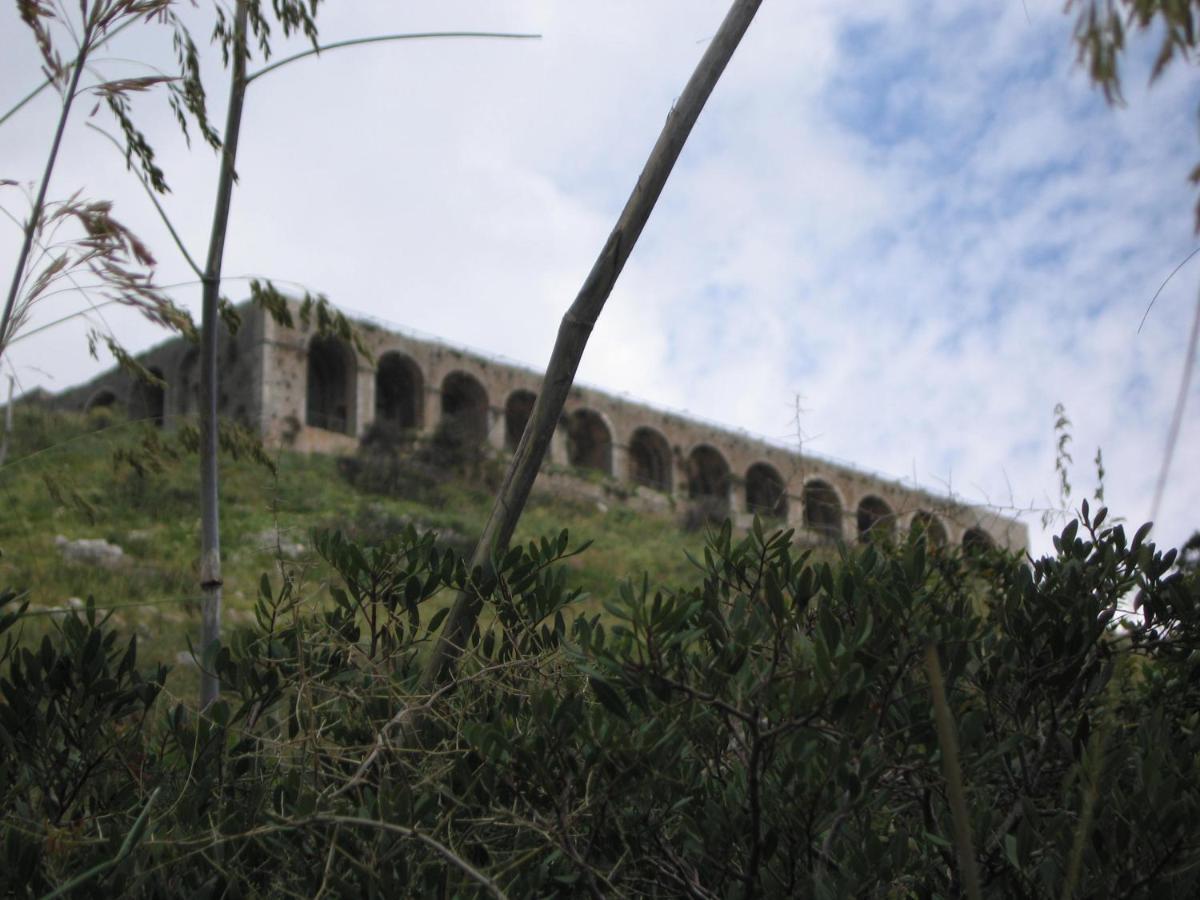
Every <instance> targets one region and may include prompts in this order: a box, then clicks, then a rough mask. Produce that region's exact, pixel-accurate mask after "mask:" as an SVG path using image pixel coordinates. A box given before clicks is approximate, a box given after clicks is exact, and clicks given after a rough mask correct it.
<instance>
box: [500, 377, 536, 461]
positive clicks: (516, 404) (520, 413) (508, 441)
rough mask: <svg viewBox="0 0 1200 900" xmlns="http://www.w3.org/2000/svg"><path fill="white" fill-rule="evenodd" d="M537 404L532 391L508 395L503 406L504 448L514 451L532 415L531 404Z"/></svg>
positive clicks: (515, 392) (514, 392)
mask: <svg viewBox="0 0 1200 900" xmlns="http://www.w3.org/2000/svg"><path fill="white" fill-rule="evenodd" d="M536 402H537V394H535V393H534V392H533V391H513V392H512V393H511V394H509V395H508V401H507V402H506V403H505V404H504V446H505V447H507V448H508V449H509V450H516V449H517V444H519V443H521V435H523V434H524V433H525V426H526V425H528V424H529V417H530V416H532V415H533V404H534V403H536Z"/></svg>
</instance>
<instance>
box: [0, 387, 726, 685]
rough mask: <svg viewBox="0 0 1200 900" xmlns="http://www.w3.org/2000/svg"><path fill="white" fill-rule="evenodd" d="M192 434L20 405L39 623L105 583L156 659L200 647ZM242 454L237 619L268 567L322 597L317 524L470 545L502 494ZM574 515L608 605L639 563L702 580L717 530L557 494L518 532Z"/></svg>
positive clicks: (14, 576)
mask: <svg viewBox="0 0 1200 900" xmlns="http://www.w3.org/2000/svg"><path fill="white" fill-rule="evenodd" d="M187 443H188V442H187V440H186V428H185V429H183V430H182V431H181V430H175V431H172V430H167V431H165V432H164V431H161V430H159V429H156V428H155V427H153V426H152V425H150V424H147V423H144V422H128V421H123V420H120V419H113V418H110V417H105V416H104V415H103V414H101V415H100V416H99V417H98V416H96V415H93V416H91V417H84V416H74V415H66V414H60V413H51V412H47V411H44V410H40V409H36V408H26V409H18V410H17V415H16V423H15V428H14V433H13V444H12V447H11V448H10V455H9V460H8V462H7V464H6V465H5V466H4V467H3V468H0V498H2V501H3V505H4V509H5V510H6V514H5V515H4V516H0V551H2V554H3V555H2V556H0V587H2V586H11V587H13V588H16V589H20V590H28V591H29V599H30V601H31V604H32V606H33V607H34V612H35V613H36V614H37V615H36V616H35V617H34V618H33V619H32V620H31V621H32V622H37V621H38V617H39V616H40V617H41V620H42V621H43V622H44V621H46V617H48V616H51V615H53V610H54V609H55V608H61V607H63V606H64V605H68V604H74V605H78V604H79V603H80V602H82V601H83V600H85V599H86V598H87V597H88V596H89V595H90V596H93V597H94V598H95V601H96V605H97V606H98V607H101V608H105V609H112V610H114V613H113V614H114V615H115V616H117V617H118V619H119V620H121V621H124V623H125V624H127V625H129V626H132V627H134V628H136V630H137V631H138V633H139V634H140V636H141V639H142V642H143V645H144V646H145V649H146V652H147V656H148V657H149V658H152V659H159V660H165V661H169V662H174V661H176V659H177V657H178V658H180V659H183V658H186V649H187V638H188V636H189V635H191V636H193V638H194V636H195V634H196V633H197V632H198V622H199V615H198V613H199V609H198V604H197V598H198V594H199V591H198V588H197V571H198V565H197V561H198V555H199V540H200V538H199V528H200V522H199V504H198V499H197V498H198V474H197V470H198V465H197V461H196V456H195V455H194V453H192V452H191V451H190V450H189V449H188V448H187V446H186V445H187ZM238 457H239V458H233V457H232V456H230V455H225V456H224V457H223V458H222V460H221V473H222V508H221V526H222V557H223V567H224V578H225V585H226V589H225V604H226V613H225V619H226V622H227V623H229V624H230V625H236V624H238V623H240V622H246V621H249V618H250V609H251V606H252V600H253V597H254V593H255V591H256V590H257V585H258V582H259V579H260V576H261V575H262V573H263V572H272V571H277V570H278V567H279V566H281V565H284V566H289V567H292V569H293V570H294V571H297V572H299V573H301V574H302V576H303V578H304V580H305V583H306V584H308V585H309V586H310V593H311V594H312V596H314V597H319V596H320V595H321V594H322V591H321V587H322V585H323V582H324V580H325V579H327V578H328V576H329V572H328V569H327V567H326V566H325V565H324V563H323V561H322V560H321V559H320V557H319V556H317V554H316V553H315V552H313V551H312V549H311V547H312V540H311V534H312V532H313V530H314V529H323V528H341V529H344V530H346V531H348V532H350V533H351V534H353V535H355V536H357V537H358V538H360V539H364V540H371V539H378V538H381V537H384V536H386V535H387V534H389V533H390V532H394V531H395V530H396V529H397V528H400V527H403V526H404V525H405V524H407V523H410V522H411V523H413V524H414V525H415V526H416V527H418V528H425V529H432V530H434V531H437V532H438V533H439V535H440V536H441V539H442V540H443V541H445V542H446V543H448V544H449V545H451V546H454V547H455V548H456V549H458V550H460V551H461V552H469V550H470V548H471V547H472V546H473V539H474V537H475V536H476V535H477V534H478V533H479V531H480V530H481V528H482V525H483V520H484V518H485V516H486V514H487V511H488V507H489V504H490V497H491V495H490V493H489V491H488V490H487V489H486V488H485V487H483V486H481V485H475V486H473V485H471V484H467V483H464V482H463V481H461V480H446V481H444V482H441V483H437V484H435V485H433V487H432V488H430V487H428V486H426V487H425V488H424V489H422V490H421V491H415V492H410V493H413V494H415V495H416V498H415V499H414V498H409V499H406V498H402V497H397V496H382V495H379V494H375V493H367V492H364V491H361V490H359V489H356V488H355V487H353V486H352V485H351V484H350V483H348V481H347V480H346V479H345V478H344V477H343V475H342V474H341V470H340V467H339V465H338V461H337V460H336V459H333V458H330V457H326V456H303V455H300V454H296V453H289V452H283V451H277V452H274V455H273V460H274V463H275V467H276V471H275V472H274V473H273V472H272V471H271V469H270V467H269V466H268V465H266V464H264V462H263V461H256V460H255V459H253V458H252V454H248V453H241V454H238ZM493 475H494V473H493ZM485 480H486V479H485ZM562 528H567V529H569V530H570V532H571V535H572V540H573V542H574V543H578V542H582V541H583V540H591V541H592V542H593V543H592V546H591V547H590V548H589V549H588V550H587V551H586V552H585V553H583V554H582V555H580V556H578V557H574V558H572V559H571V560H570V564H571V565H572V566H573V567H574V568H575V572H574V577H573V582H574V584H576V585H578V586H580V587H582V588H584V589H585V590H586V591H588V592H589V593H590V594H591V595H592V601H591V602H595V603H596V604H597V606H598V605H599V598H600V597H601V596H603V595H604V594H606V593H611V592H612V591H613V590H615V585H616V583H617V582H618V581H619V580H620V579H622V578H624V577H627V576H629V575H632V576H635V577H640V576H641V574H642V573H647V574H648V575H649V577H650V579H651V581H652V582H654V583H657V584H662V585H670V584H680V583H684V582H687V581H691V580H693V578H694V573H695V569H694V568H693V567H692V565H691V563H690V562H689V561H688V559H687V557H686V554H685V551H688V552H692V553H697V552H700V549H701V547H702V544H703V536H702V534H698V533H688V532H685V531H684V530H682V528H681V527H680V525H679V523H678V522H677V521H676V519H675V518H672V517H668V516H653V515H645V514H639V513H634V512H632V511H630V510H628V509H625V508H623V507H621V506H619V505H618V506H605V505H604V504H597V503H594V502H589V503H584V502H572V501H568V500H562V499H558V498H555V497H550V496H546V495H535V496H534V497H533V498H532V500H531V501H530V504H529V507H528V509H527V511H526V514H525V517H524V519H523V521H522V525H521V528H520V530H519V532H518V538H519V539H520V540H528V539H530V538H533V537H538V536H542V535H556V534H557V533H558V532H559V531H560V530H561V529H562ZM61 539H66V540H69V541H75V540H79V539H102V540H105V541H108V542H110V543H112V544H115V545H117V546H118V547H120V548H121V549H122V551H123V556H122V557H121V558H120V559H119V560H117V561H115V562H113V563H111V564H108V565H101V564H96V563H88V562H72V561H69V560H68V559H67V558H65V556H64V551H63V548H62V547H61V546H59V544H61ZM56 540H57V543H56ZM34 636H36V635H34Z"/></svg>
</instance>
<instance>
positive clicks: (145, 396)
mask: <svg viewBox="0 0 1200 900" xmlns="http://www.w3.org/2000/svg"><path fill="white" fill-rule="evenodd" d="M146 371H147V372H149V373H150V374H151V375H152V376H153V377H154V378H156V379H158V381H157V382H150V381H143V380H141V379H140V378H139V379H137V380H136V381H135V382H134V383H133V391H132V392H131V393H130V396H129V414H130V417H131V418H133V419H149V420H150V421H151V422H153V423H154V424H155V425H157V426H158V427H160V428H161V427H162V424H163V416H164V414H165V413H166V396H167V395H166V390H165V388H164V381H163V374H162V370H161V369H147V370H146Z"/></svg>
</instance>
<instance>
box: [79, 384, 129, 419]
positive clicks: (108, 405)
mask: <svg viewBox="0 0 1200 900" xmlns="http://www.w3.org/2000/svg"><path fill="white" fill-rule="evenodd" d="M120 405H121V401H120V400H118V399H117V395H116V393H115V392H114V391H112V390H109V389H108V388H101V389H100V390H98V391H96V393H94V394H92V396H90V397H89V398H88V401H87V403H85V404H83V411H84V412H87V413H90V412H91V411H92V410H93V409H114V408H116V407H119V406H120Z"/></svg>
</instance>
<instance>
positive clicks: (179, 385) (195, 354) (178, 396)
mask: <svg viewBox="0 0 1200 900" xmlns="http://www.w3.org/2000/svg"><path fill="white" fill-rule="evenodd" d="M199 369H200V352H199V351H198V350H197V349H196V348H195V347H193V348H192V349H191V350H189V351H188V352H187V353H185V354H184V355H183V359H182V360H180V362H179V374H178V375H177V376H176V377H175V390H174V394H175V401H174V404H173V405H174V407H175V412H176V413H177V414H178V415H181V416H190V415H192V414H193V413H197V412H199V411H200V370H199Z"/></svg>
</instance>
